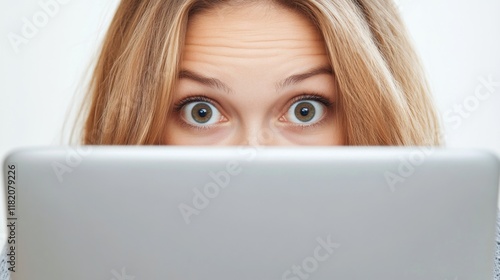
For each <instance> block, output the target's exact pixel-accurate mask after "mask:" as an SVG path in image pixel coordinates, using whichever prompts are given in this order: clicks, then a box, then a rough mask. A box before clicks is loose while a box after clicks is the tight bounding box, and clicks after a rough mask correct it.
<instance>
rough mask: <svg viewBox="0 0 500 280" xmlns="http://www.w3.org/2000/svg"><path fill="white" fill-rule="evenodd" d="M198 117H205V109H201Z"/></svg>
mask: <svg viewBox="0 0 500 280" xmlns="http://www.w3.org/2000/svg"><path fill="white" fill-rule="evenodd" d="M198 115H199V116H200V117H202V118H204V117H206V116H207V109H205V108H203V109H200V110H199V111H198Z"/></svg>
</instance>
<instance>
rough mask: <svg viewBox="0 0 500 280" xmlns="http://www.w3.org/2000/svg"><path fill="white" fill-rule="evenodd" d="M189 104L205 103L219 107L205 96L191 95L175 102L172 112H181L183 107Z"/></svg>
mask: <svg viewBox="0 0 500 280" xmlns="http://www.w3.org/2000/svg"><path fill="white" fill-rule="evenodd" d="M191 102H207V103H210V104H211V105H213V106H216V107H219V106H218V103H217V102H216V101H214V100H213V99H211V98H209V97H207V96H205V95H192V96H188V97H185V98H183V99H181V100H179V101H177V102H176V103H175V104H174V111H175V112H180V111H181V110H182V107H184V106H185V105H187V104H189V103H191ZM217 109H218V108H217Z"/></svg>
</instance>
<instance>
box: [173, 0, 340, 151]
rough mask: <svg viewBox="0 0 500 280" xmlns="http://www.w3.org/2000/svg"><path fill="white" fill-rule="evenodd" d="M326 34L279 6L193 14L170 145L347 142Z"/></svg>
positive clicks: (226, 8) (319, 143)
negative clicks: (340, 123)
mask: <svg viewBox="0 0 500 280" xmlns="http://www.w3.org/2000/svg"><path fill="white" fill-rule="evenodd" d="M335 88H336V87H335V80H334V77H333V73H332V68H331V66H330V63H329V59H328V56H327V53H326V49H325V46H324V42H323V39H322V37H321V35H320V33H319V32H318V31H317V30H316V29H315V27H314V26H313V25H312V24H311V23H310V22H309V21H308V20H307V18H305V17H304V16H302V15H300V14H298V13H295V12H292V11H290V10H287V9H285V8H282V7H278V6H274V5H272V4H254V5H248V6H239V7H221V8H217V9H213V10H210V11H208V12H204V13H199V14H196V15H194V16H193V17H191V18H190V20H189V23H188V30H187V35H186V41H185V48H184V52H183V57H182V61H181V72H180V74H179V81H178V85H177V88H176V90H175V93H174V96H173V108H172V114H171V115H170V117H169V118H168V121H167V131H166V135H167V136H166V139H165V140H166V144H170V145H248V144H250V145H340V144H342V140H341V139H342V137H341V135H340V129H339V124H338V121H337V118H336V115H337V114H336V111H335V103H336V100H337V93H336V92H335Z"/></svg>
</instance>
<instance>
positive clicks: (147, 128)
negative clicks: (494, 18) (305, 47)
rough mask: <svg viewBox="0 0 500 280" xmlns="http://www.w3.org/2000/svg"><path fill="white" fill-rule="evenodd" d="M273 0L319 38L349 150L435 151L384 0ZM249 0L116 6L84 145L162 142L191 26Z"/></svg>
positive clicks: (431, 127)
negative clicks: (203, 15) (197, 16)
mask: <svg viewBox="0 0 500 280" xmlns="http://www.w3.org/2000/svg"><path fill="white" fill-rule="evenodd" d="M259 1H273V2H275V3H277V4H279V5H282V6H283V7H287V8H289V9H293V10H295V11H298V12H300V13H301V14H304V15H305V16H307V17H308V18H309V19H310V20H311V22H313V23H314V24H315V25H316V26H317V28H318V30H319V31H320V33H321V34H322V35H323V38H324V41H325V45H326V48H327V52H328V54H329V57H330V63H331V65H332V67H333V70H334V73H335V79H336V81H337V83H336V84H337V86H338V89H337V90H338V92H339V102H338V106H339V107H338V108H339V114H338V116H339V122H340V124H341V131H342V134H343V137H344V138H343V142H344V144H346V145H437V144H439V142H440V140H439V135H440V132H439V124H438V120H437V116H436V112H435V109H434V106H433V104H432V100H431V98H430V94H429V87H428V85H427V82H426V78H425V75H424V73H423V70H422V67H421V64H420V62H419V60H418V57H417V55H416V54H415V51H414V49H413V47H412V45H411V42H410V40H409V37H408V35H407V32H406V29H405V27H404V24H403V22H402V20H401V18H400V17H399V14H398V10H397V8H396V7H395V6H394V4H393V2H392V1H390V0H294V1H289V0H282V1H280V0H259ZM235 2H236V4H238V3H240V4H241V3H247V2H251V1H248V0H247V1H245V0H243V1H242V0H236V1H235V0H169V1H164V0H122V2H121V3H120V5H119V7H118V9H117V12H116V14H115V16H114V19H113V21H112V22H111V26H110V28H109V30H108V33H107V35H106V38H105V40H104V44H103V46H102V49H101V53H100V56H99V59H98V61H97V64H96V66H95V69H94V72H93V75H92V78H91V81H90V87H89V91H88V95H87V97H86V98H87V99H86V101H85V103H84V107H83V111H82V112H83V117H84V118H85V120H84V127H83V131H82V135H81V138H82V142H83V144H87V145H91V144H98V145H148V144H149V145H157V144H162V139H163V138H164V131H165V126H166V116H167V115H168V114H169V111H170V109H171V108H170V107H171V106H170V105H171V102H172V96H173V90H174V88H175V85H176V81H177V79H178V72H179V64H180V60H181V54H182V48H183V45H184V36H185V34H186V28H187V23H188V19H189V17H190V16H192V15H193V14H194V13H198V12H200V11H203V10H206V9H210V8H212V7H214V6H216V5H224V4H229V3H231V4H235Z"/></svg>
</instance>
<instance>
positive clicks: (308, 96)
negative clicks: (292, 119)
mask: <svg viewBox="0 0 500 280" xmlns="http://www.w3.org/2000/svg"><path fill="white" fill-rule="evenodd" d="M304 100H312V101H317V102H320V103H321V104H323V105H324V106H325V107H326V108H325V110H327V111H326V112H325V113H324V116H323V117H322V118H321V119H320V120H319V121H317V122H315V123H312V124H295V123H289V124H287V125H289V126H293V127H299V128H303V129H306V128H313V127H315V126H318V125H321V124H322V123H323V122H324V121H325V118H326V115H327V114H329V112H328V111H331V110H332V108H333V105H334V104H335V102H334V101H332V100H330V99H329V98H327V97H325V96H324V95H322V94H319V93H314V92H310V93H303V94H301V95H297V96H295V97H293V98H292V99H291V100H290V101H289V102H288V103H287V104H286V106H285V107H284V111H283V112H282V113H281V115H280V119H282V118H283V119H285V120H286V119H287V118H286V114H287V113H288V110H290V108H291V107H292V106H293V105H294V104H295V103H297V102H300V101H304ZM287 122H288V121H287Z"/></svg>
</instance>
